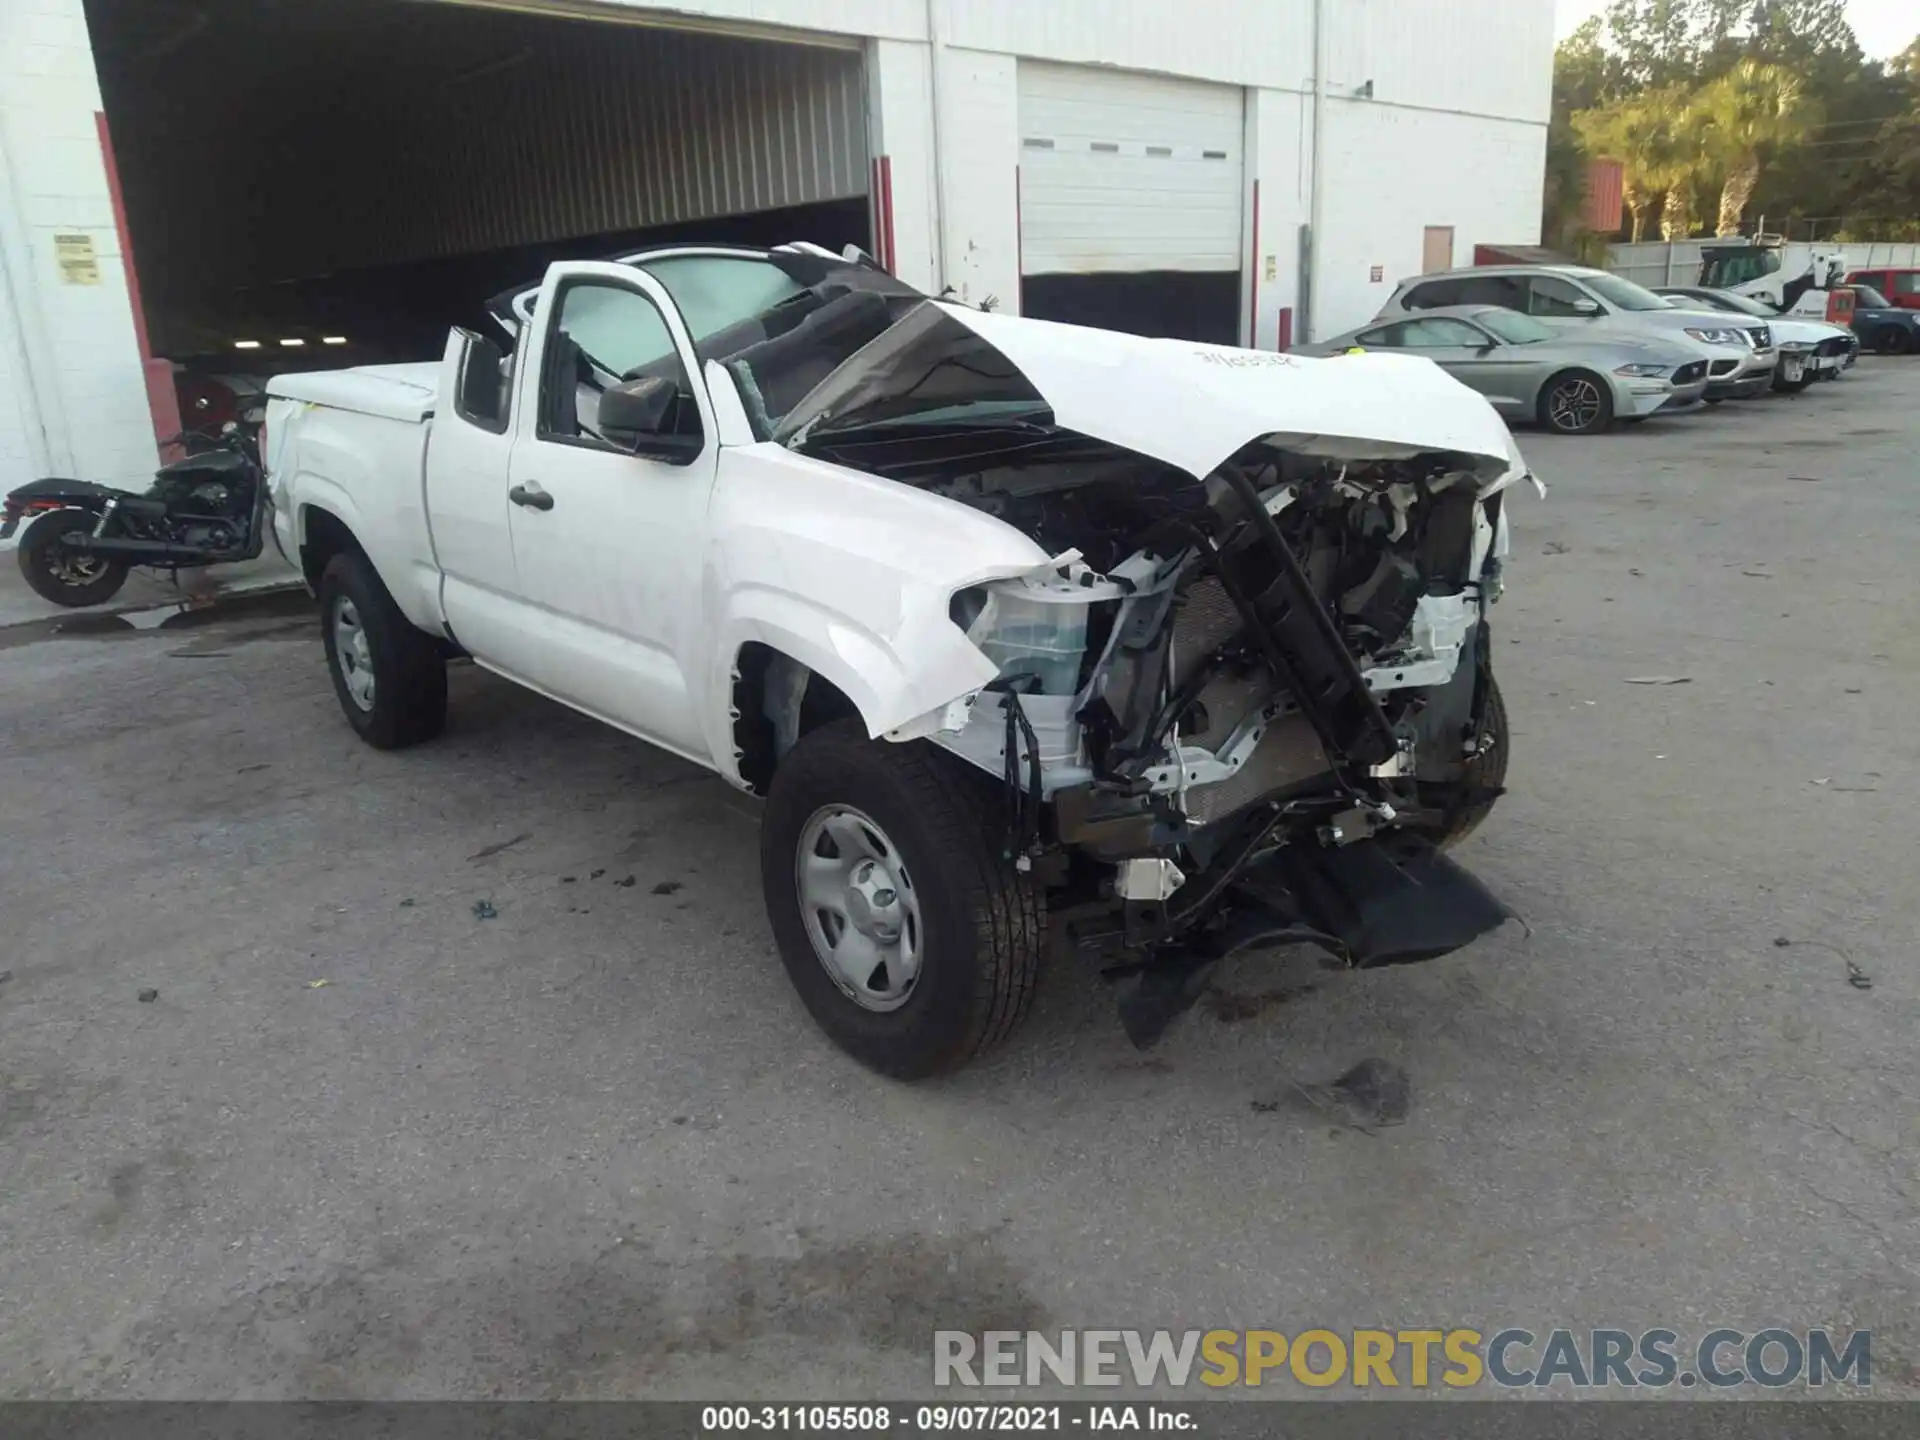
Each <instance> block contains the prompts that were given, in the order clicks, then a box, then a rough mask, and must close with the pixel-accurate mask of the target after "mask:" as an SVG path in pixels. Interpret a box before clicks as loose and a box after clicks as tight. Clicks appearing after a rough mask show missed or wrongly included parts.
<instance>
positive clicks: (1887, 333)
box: [1873, 325, 1913, 355]
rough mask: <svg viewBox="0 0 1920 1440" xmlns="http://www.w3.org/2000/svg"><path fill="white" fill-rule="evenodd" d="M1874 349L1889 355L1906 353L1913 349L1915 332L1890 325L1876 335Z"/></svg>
mask: <svg viewBox="0 0 1920 1440" xmlns="http://www.w3.org/2000/svg"><path fill="white" fill-rule="evenodd" d="M1873 348H1874V349H1876V350H1878V351H1880V352H1882V353H1883V354H1887V355H1904V354H1906V353H1907V352H1908V351H1909V350H1911V349H1913V332H1912V331H1911V330H1903V329H1901V328H1900V327H1899V326H1898V325H1888V326H1885V327H1883V328H1882V329H1881V331H1880V332H1879V334H1877V335H1876V336H1875V337H1874V346H1873Z"/></svg>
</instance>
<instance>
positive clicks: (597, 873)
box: [587, 870, 607, 880]
mask: <svg viewBox="0 0 1920 1440" xmlns="http://www.w3.org/2000/svg"><path fill="white" fill-rule="evenodd" d="M606 873H607V872H606V871H604V870H595V871H594V872H593V873H592V874H590V875H588V876H587V879H589V880H598V879H599V878H600V877H601V876H602V875H604V874H606Z"/></svg>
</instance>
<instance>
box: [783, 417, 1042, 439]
mask: <svg viewBox="0 0 1920 1440" xmlns="http://www.w3.org/2000/svg"><path fill="white" fill-rule="evenodd" d="M956 432H958V433H963V434H967V435H1041V436H1054V435H1059V434H1062V433H1064V432H1062V431H1061V430H1060V428H1059V427H1058V426H1056V425H1052V424H1041V423H1040V422H1039V421H1036V420H1017V419H1013V418H1011V417H1008V416H1005V415H997V416H996V415H975V416H965V415H949V416H946V417H944V418H942V419H939V420H916V419H913V418H912V417H910V416H902V417H900V418H899V419H894V420H864V421H860V422H858V423H853V424H847V425H834V424H832V423H828V424H825V425H820V424H814V425H809V426H807V427H806V431H805V435H806V437H807V438H808V439H820V440H844V439H846V438H847V437H849V436H855V437H858V438H860V439H866V440H876V439H877V440H884V439H889V438H901V439H910V438H912V437H914V436H918V435H940V434H950V433H956ZM795 439H796V440H798V439H800V436H798V435H796V436H795Z"/></svg>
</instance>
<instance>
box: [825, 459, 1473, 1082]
mask: <svg viewBox="0 0 1920 1440" xmlns="http://www.w3.org/2000/svg"><path fill="white" fill-rule="evenodd" d="M1350 448H1358V447H1350ZM808 449H809V450H810V451H811V452H812V453H815V454H818V455H820V456H822V457H823V458H828V459H831V460H833V461H835V462H837V463H839V464H842V465H846V466H849V467H851V468H857V469H862V470H866V471H869V472H871V473H876V474H881V475H886V476H888V477H890V478H894V479H897V480H901V481H905V482H906V483H910V484H914V485H918V486H922V487H924V488H927V489H929V490H932V491H934V492H935V493H938V494H941V495H944V496H947V497H948V498H951V499H953V500H956V501H958V502H960V503H962V504H966V505H969V506H973V507H976V508H978V509H982V510H985V511H987V512H989V513H991V514H993V515H996V516H998V517H999V518H1001V519H1002V520H1004V521H1006V522H1007V523H1008V524H1010V525H1012V526H1014V527H1015V528H1017V529H1019V530H1021V531H1023V532H1024V533H1026V534H1028V535H1030V536H1032V537H1033V538H1034V539H1035V540H1037V541H1038V542H1039V543H1040V544H1041V545H1042V546H1043V547H1044V548H1046V549H1047V550H1048V551H1049V553H1051V554H1053V555H1054V556H1055V557H1056V558H1055V560H1054V561H1053V562H1051V563H1050V564H1049V565H1048V566H1047V567H1045V568H1043V569H1041V570H1039V571H1036V572H1034V573H1030V574H1027V575H1024V576H1020V577H1017V578H1014V579H1009V580H1002V581H997V582H993V583H991V584H988V585H983V586H979V587H974V588H970V589H967V590H964V591H962V592H960V593H959V594H957V595H955V596H954V599H953V610H952V619H953V622H954V623H955V624H956V625H958V626H960V627H961V628H962V629H963V630H964V631H965V632H966V634H967V636H968V638H969V639H970V640H971V641H972V642H973V643H974V644H975V645H976V646H977V647H979V648H980V650H981V651H982V652H983V653H984V654H986V655H987V656H988V657H989V658H990V659H991V660H993V661H994V662H995V663H996V664H997V665H998V666H999V670H1000V674H999V678H998V679H997V680H995V681H994V682H993V683H992V684H991V685H989V686H988V687H987V688H986V690H985V691H983V692H981V693H980V694H979V695H977V696H975V697H972V698H971V699H970V701H969V702H968V703H966V704H964V705H961V706H956V707H950V709H951V710H952V712H953V713H950V714H948V715H947V716H945V717H943V720H942V727H941V728H940V729H937V730H935V731H933V732H931V733H930V734H929V736H928V738H929V739H931V740H933V741H934V742H935V743H937V744H940V745H943V746H945V747H946V748H948V749H949V750H951V751H953V752H954V753H956V754H958V755H960V756H962V757H964V758H965V759H966V760H968V761H969V762H971V763H972V764H974V765H976V766H978V767H980V768H981V769H983V770H986V771H988V772H989V773H992V774H995V775H997V776H999V777H1000V778H1001V780H1002V782H1003V784H1004V785H1005V788H1006V793H1007V797H1008V815H1009V822H1008V823H1009V838H1008V844H1009V847H1010V849H1011V850H1012V851H1013V852H1014V853H1015V854H1016V855H1017V857H1018V859H1017V863H1018V864H1020V865H1021V866H1022V867H1023V868H1026V867H1037V868H1040V869H1041V870H1042V871H1043V874H1044V876H1045V878H1046V879H1047V880H1048V882H1049V884H1050V886H1054V887H1058V888H1059V889H1063V890H1066V891H1068V892H1070V897H1069V898H1070V900H1071V899H1075V898H1077V899H1078V901H1079V903H1078V905H1075V906H1070V908H1071V909H1072V910H1073V912H1074V920H1075V938H1076V939H1077V940H1078V941H1079V943H1080V944H1081V945H1082V946H1083V947H1086V948H1090V949H1092V950H1095V951H1097V952H1099V953H1101V954H1102V955H1103V956H1105V957H1106V958H1107V959H1109V960H1110V961H1112V962H1114V963H1116V964H1117V965H1118V966H1119V968H1120V969H1121V970H1122V971H1124V972H1126V973H1128V974H1129V975H1130V976H1131V982H1130V992H1129V995H1128V996H1127V997H1126V998H1124V999H1123V1004H1122V1014H1123V1018H1125V1019H1126V1022H1127V1026H1128V1029H1129V1032H1130V1033H1131V1034H1132V1035H1133V1038H1134V1039H1135V1040H1136V1042H1137V1043H1141V1044H1146V1043H1150V1042H1151V1041H1152V1040H1153V1039H1154V1038H1156V1037H1157V1035H1158V1034H1159V1033H1160V1032H1161V1031H1162V1030H1163V1029H1164V1028H1165V1025H1166V1024H1167V1023H1169V1022H1170V1021H1171V1020H1172V1018H1173V1017H1174V1016H1175V1015H1177V1014H1178V1013H1179V1012H1180V1011H1181V1010H1182V1009H1184V1008H1185V1007H1186V1005H1187V1004H1190V1003H1191V1001H1192V999H1193V998H1195V997H1196V996H1197V994H1198V992H1199V989H1200V988H1201V987H1202V986H1203V984H1204V978H1205V975H1206V973H1207V972H1208V971H1209V970H1210V969H1211V967H1212V965H1213V964H1214V963H1216V962H1217V961H1218V960H1219V959H1221V958H1224V956H1225V955H1226V954H1228V953H1231V952H1232V951H1233V950H1236V949H1240V948H1245V947H1247V946H1250V945H1258V944H1272V943H1283V942H1285V941H1293V940H1310V941H1315V942H1317V943H1320V944H1322V945H1324V946H1325V947H1326V948H1328V949H1329V950H1331V951H1332V952H1333V953H1334V954H1336V955H1338V956H1339V957H1340V958H1341V959H1343V960H1345V961H1346V962H1348V963H1351V964H1356V965H1372V964H1382V963H1391V962H1395V961H1401V960H1414V959H1424V958H1428V957H1429V956H1432V955H1435V954H1440V953H1445V952H1446V951H1448V950H1452V949H1455V948H1458V946H1459V945H1462V944H1465V943H1467V942H1468V941H1469V940H1471V939H1473V938H1475V937H1476V936H1478V935H1479V934H1482V933H1484V932H1485V931H1486V930H1488V929H1491V928H1493V927H1494V926H1496V925H1498V924H1499V923H1500V922H1501V921H1502V920H1503V919H1504V918H1505V917H1506V914H1507V912H1506V910H1505V908H1504V907H1502V906H1501V905H1500V904H1499V902H1498V901H1496V900H1495V899H1494V898H1493V897H1492V896H1491V895H1490V894H1488V893H1487V892H1486V891H1485V890H1484V888H1483V887H1481V886H1480V885H1479V883H1478V882H1477V881H1475V880H1473V879H1472V877H1470V876H1468V875H1467V874H1466V873H1465V872H1464V871H1461V870H1459V869H1458V867H1456V866H1453V865H1452V864H1451V862H1450V861H1447V860H1446V859H1445V858H1444V856H1442V855H1441V854H1440V853H1439V851H1438V849H1437V845H1439V844H1442V843H1444V842H1446V841H1447V840H1449V839H1450V838H1453V837H1454V836H1455V835H1457V834H1458V833H1461V832H1462V831H1463V829H1464V828H1470V825H1471V822H1472V821H1473V820H1476V819H1477V818H1478V816H1479V815H1480V814H1483V813H1484V811H1485V809H1486V807H1488V806H1489V805H1490V804H1491V802H1492V800H1493V799H1494V798H1496V797H1497V795H1498V793H1499V789H1498V786H1497V784H1493V785H1489V784H1487V783H1486V781H1485V779H1484V777H1485V776H1486V775H1487V774H1489V773H1496V774H1497V773H1504V756H1502V757H1501V763H1500V765H1499V766H1498V767H1497V768H1492V767H1489V765H1488V761H1489V759H1490V756H1489V754H1488V752H1489V750H1490V749H1491V747H1493V746H1495V745H1499V744H1503V743H1504V739H1505V737H1504V735H1499V734H1496V733H1494V732H1493V730H1492V728H1490V726H1489V724H1488V719H1489V711H1490V709H1491V708H1492V705H1493V703H1494V692H1493V684H1492V674H1491V665H1490V655H1489V653H1488V650H1487V646H1486V643H1485V636H1486V627H1485V614H1486V609H1487V607H1488V606H1489V605H1490V604H1491V603H1492V601H1493V600H1494V599H1496V598H1497V596H1498V590H1499V583H1500V581H1499V573H1500V565H1501V560H1502V556H1503V553H1504V549H1505V524H1504V520H1503V517H1502V502H1503V499H1504V496H1503V495H1502V494H1501V493H1499V489H1498V487H1496V486H1494V485H1491V484H1490V483H1489V480H1488V476H1487V467H1486V463H1485V461H1484V460H1481V461H1479V462H1478V463H1476V462H1475V460H1474V459H1473V457H1467V456H1461V455H1453V454H1446V453H1422V454H1415V455H1412V456H1407V457H1400V458H1392V459H1382V458H1374V459H1364V458H1355V459H1334V458H1329V457H1326V456H1318V455H1303V454H1299V453H1295V452H1291V451H1289V450H1286V449H1282V448H1278V447H1277V446H1276V445H1274V444H1273V443H1271V442H1261V443H1256V444H1254V445H1250V446H1248V447H1246V448H1245V449H1243V450H1242V451H1241V452H1240V453H1238V454H1237V455H1235V456H1233V457H1232V458H1231V459H1230V460H1229V461H1228V462H1226V463H1225V464H1223V465H1222V466H1220V467H1219V469H1218V470H1217V471H1216V472H1215V473H1214V474H1213V475H1212V476H1211V477H1209V478H1208V479H1207V480H1206V481H1205V482H1204V483H1197V482H1196V481H1195V480H1194V479H1193V477H1192V476H1191V475H1188V474H1185V473H1182V472H1179V471H1177V470H1174V469H1173V468H1172V467H1170V466H1167V465H1164V464H1161V463H1159V462H1157V461H1154V460H1152V459H1149V458H1147V457H1144V456H1139V455H1132V454H1129V453H1126V452H1121V451H1116V449H1115V448H1114V447H1112V446H1110V445H1105V444H1102V443H1099V442H1095V441H1090V440H1088V439H1087V438H1085V437H1083V436H1079V435H1075V434H1071V433H1067V432H1061V431H1058V430H1050V429H1048V428H1047V427H1045V426H1042V425H1035V424H1032V423H1031V422H1030V421H1029V422H1024V423H1009V424H1007V425H1005V426H994V425H986V424H981V425H979V426H977V427H967V428H963V429H958V430H941V429H939V428H938V427H935V428H932V429H925V430H917V431H916V432H915V433H912V434H898V433H895V432H893V431H892V430H891V429H889V430H888V431H887V432H885V433H878V434H876V433H875V432H874V431H872V430H861V431H856V432H853V433H849V434H846V435H844V436H843V437H841V438H838V439H836V438H834V437H832V436H819V437H817V438H816V439H814V440H813V441H812V443H811V444H810V445H809V446H808ZM1503 723H1504V722H1502V724H1503ZM1363 842H1364V843H1363ZM1060 908H1061V907H1059V906H1058V905H1056V906H1055V910H1056V913H1058V912H1059V910H1060Z"/></svg>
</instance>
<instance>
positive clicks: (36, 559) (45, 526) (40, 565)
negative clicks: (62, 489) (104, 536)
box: [15, 510, 128, 606]
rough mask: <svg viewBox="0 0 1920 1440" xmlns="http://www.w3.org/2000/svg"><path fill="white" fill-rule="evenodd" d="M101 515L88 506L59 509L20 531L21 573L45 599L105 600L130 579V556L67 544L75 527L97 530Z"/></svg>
mask: <svg viewBox="0 0 1920 1440" xmlns="http://www.w3.org/2000/svg"><path fill="white" fill-rule="evenodd" d="M95 518H96V517H95V516H94V515H93V514H91V513H90V512H88V511H86V510H54V511H52V512H50V513H48V514H46V515H42V516H41V517H40V518H39V519H37V520H35V521H34V522H33V523H32V524H31V525H29V526H27V528H26V531H25V532H24V533H23V534H22V535H21V536H20V544H19V548H18V549H17V550H16V552H15V558H16V559H17V560H18V561H19V563H20V573H21V574H22V575H24V576H26V577H27V584H29V585H31V586H32V587H33V593H34V594H36V595H38V596H39V597H40V598H41V599H42V600H51V601H52V602H53V603H54V604H56V605H66V606H80V605H100V604H104V603H105V602H106V601H108V600H111V599H112V598H113V597H114V596H115V595H118V594H119V593H120V587H121V586H122V585H124V584H126V583H127V568H128V567H127V563H126V561H124V560H107V559H103V558H100V557H97V556H93V555H87V554H84V553H82V552H79V551H76V550H72V549H69V548H68V546H67V543H66V537H67V536H68V535H69V534H71V533H72V532H73V531H75V530H79V531H81V532H83V533H88V534H91V533H92V531H93V527H94V523H95Z"/></svg>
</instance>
